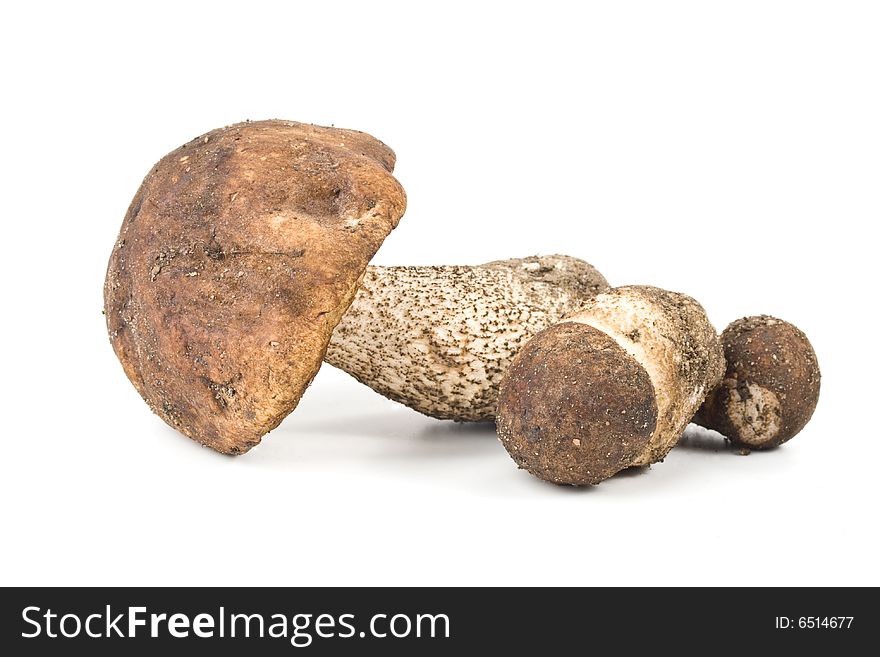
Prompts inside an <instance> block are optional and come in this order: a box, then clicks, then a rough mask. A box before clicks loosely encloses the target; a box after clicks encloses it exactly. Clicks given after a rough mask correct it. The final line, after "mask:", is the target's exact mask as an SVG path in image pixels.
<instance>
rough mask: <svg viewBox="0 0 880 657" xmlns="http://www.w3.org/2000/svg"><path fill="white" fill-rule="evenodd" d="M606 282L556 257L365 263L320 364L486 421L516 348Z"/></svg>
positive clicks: (440, 410)
mask: <svg viewBox="0 0 880 657" xmlns="http://www.w3.org/2000/svg"><path fill="white" fill-rule="evenodd" d="M607 289H608V282H607V281H606V280H605V277H604V276H602V274H600V273H599V272H598V271H597V270H596V268H595V267H593V266H592V265H590V264H589V263H587V262H584V261H583V260H579V259H577V258H572V257H570V256H564V255H550V256H532V257H529V258H513V259H510V260H500V261H496V262H490V263H487V264H484V265H476V266H463V265H459V266H436V267H375V266H370V267H368V268H367V273H366V275H365V276H364V280H363V283H362V285H361V287H360V290H358V293H357V296H356V297H355V300H354V303H353V304H352V305H351V308H349V310H348V312H346V314H345V316H344V317H343V318H342V321H340V322H339V325H338V326H337V327H336V330H335V331H334V333H333V337H332V338H331V340H330V346H329V348H328V349H327V356H326V361H327V362H328V363H330V364H331V365H334V366H336V367H339V368H341V369H343V370H345V371H346V372H348V373H349V374H351V375H352V376H353V377H355V378H356V379H357V380H358V381H361V382H362V383H364V384H366V385H368V386H370V387H371V388H372V389H373V390H375V391H377V392H379V393H380V394H383V395H385V396H386V397H388V398H390V399H393V400H395V401H397V402H400V403H402V404H405V405H406V406H409V407H410V408H412V409H415V410H417V411H419V412H420V413H424V414H425V415H429V416H431V417H435V418H440V419H444V420H458V421H469V422H479V421H489V420H492V419H494V417H495V407H496V405H497V402H498V387H499V386H500V384H501V379H502V378H503V376H504V373H505V372H506V371H507V369H508V367H510V363H511V361H512V360H513V357H514V356H515V355H516V353H517V352H518V351H519V349H520V348H521V347H522V346H523V345H524V344H525V343H526V342H528V340H529V339H531V338H532V337H533V336H534V335H535V334H536V333H537V332H538V331H540V330H541V329H544V328H546V327H548V326H550V325H551V324H554V323H556V322H558V321H560V320H561V319H563V318H564V317H565V316H566V315H569V314H571V313H573V312H575V311H576V310H578V309H579V308H580V307H581V306H582V305H583V303H584V301H586V300H587V299H589V298H591V297H594V296H595V295H596V294H598V293H599V292H604V291H606V290H607Z"/></svg>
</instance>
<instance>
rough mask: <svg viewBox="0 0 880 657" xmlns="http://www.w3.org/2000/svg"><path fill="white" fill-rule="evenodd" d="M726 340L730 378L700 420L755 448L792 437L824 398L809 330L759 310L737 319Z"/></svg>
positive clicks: (724, 335)
mask: <svg viewBox="0 0 880 657" xmlns="http://www.w3.org/2000/svg"><path fill="white" fill-rule="evenodd" d="M721 341H722V343H723V346H724V356H725V358H726V360H727V371H726V373H725V375H724V380H723V381H722V383H721V385H719V386H718V387H717V388H716V389H715V390H713V391H712V393H711V394H710V395H709V396H708V397H707V399H706V402H705V403H704V404H703V407H702V408H701V409H700V411H699V412H698V413H697V416H696V418H695V419H694V421H695V422H697V423H698V424H701V425H702V426H704V427H707V428H710V429H715V430H716V431H718V432H719V433H721V434H723V435H724V436H726V437H727V438H728V439H729V440H730V441H731V442H733V443H734V444H736V445H740V446H744V447H747V448H749V449H768V448H771V447H777V446H778V445H781V444H782V443H784V442H786V441H788V440H791V439H792V438H793V437H794V436H796V435H797V434H798V432H799V431H800V430H801V429H803V428H804V426H805V425H806V424H807V422H809V420H810V417H812V415H813V411H814V410H815V409H816V403H817V402H818V400H819V386H820V379H821V374H820V372H819V362H818V360H817V359H816V353H815V351H813V347H812V345H811V344H810V341H809V340H808V339H807V336H806V335H804V333H803V332H802V331H801V330H800V329H798V328H797V327H796V326H794V325H793V324H789V323H788V322H785V321H783V320H781V319H777V318H775V317H771V316H769V315H757V316H754V317H746V318H744V319H739V320H737V321H735V322H733V323H731V324H730V326H728V327H727V328H726V329H725V330H724V332H723V333H722V334H721Z"/></svg>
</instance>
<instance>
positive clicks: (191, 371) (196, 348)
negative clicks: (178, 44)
mask: <svg viewBox="0 0 880 657" xmlns="http://www.w3.org/2000/svg"><path fill="white" fill-rule="evenodd" d="M393 168H394V153H393V152H392V151H391V149H390V148H388V147H387V146H386V145H385V144H383V143H382V142H380V141H378V140H376V139H374V138H373V137H371V136H369V135H367V134H364V133H362V132H356V131H353V130H340V129H336V128H323V127H320V126H313V125H306V124H303V123H295V122H292V121H257V122H248V123H239V124H237V125H232V126H228V127H226V128H221V129H219V130H214V131H212V132H209V133H207V134H205V135H202V136H201V137H198V138H196V139H194V140H193V141H191V142H189V143H187V144H185V145H183V146H181V147H180V148H178V149H177V150H175V151H172V152H171V153H169V154H168V155H166V156H165V157H164V158H162V160H160V161H159V162H158V163H157V164H156V165H155V166H154V167H153V169H152V170H151V171H150V173H149V174H147V177H146V178H145V179H144V181H143V183H142V184H141V187H140V189H139V190H138V192H137V194H136V195H135V197H134V200H133V201H132V203H131V207H129V209H128V213H127V214H126V216H125V219H124V221H123V223H122V228H121V230H120V233H119V238H118V240H117V242H116V245H115V247H114V249H113V253H112V255H111V257H110V263H109V266H108V268H107V278H106V282H105V285H104V309H105V313H106V315H107V328H108V332H109V335H110V341H111V343H112V344H113V348H114V350H115V351H116V355H117V356H118V357H119V360H120V362H121V363H122V366H123V368H124V369H125V373H126V375H128V378H129V379H130V380H131V382H132V383H133V384H134V386H135V388H137V390H138V392H139V393H140V394H141V396H142V397H143V398H144V400H145V401H146V402H147V404H149V406H150V408H151V409H153V411H154V412H155V413H156V414H157V415H159V416H160V417H161V418H162V419H163V420H165V422H167V423H168V424H169V425H171V426H172V427H174V428H175V429H177V430H178V431H180V432H182V433H184V434H186V435H187V436H189V437H190V438H193V439H194V440H197V441H198V442H200V443H202V444H203V445H207V446H209V447H211V448H213V449H216V450H217V451H220V452H224V453H227V454H240V453H242V452H246V451H247V450H248V449H250V448H251V447H253V446H254V445H256V444H257V443H259V442H260V438H261V436H263V435H264V434H265V433H266V432H268V431H270V430H271V429H273V428H275V427H276V426H277V425H278V424H279V423H280V422H281V420H282V419H284V417H285V416H286V415H287V414H288V413H290V412H291V411H292V410H293V409H294V407H295V406H296V404H297V402H298V401H299V399H300V396H301V395H302V393H303V391H304V390H305V389H306V386H308V384H309V382H310V381H311V380H312V378H313V377H314V376H315V374H316V373H317V371H318V368H319V367H320V365H321V360H322V358H323V356H324V352H325V350H326V348H327V342H328V341H329V339H330V334H331V333H332V331H333V328H334V327H335V326H336V324H337V323H338V322H339V319H340V317H341V316H342V314H343V313H344V312H345V310H346V309H347V308H348V306H349V305H350V303H351V301H352V299H353V298H354V294H355V292H356V290H357V284H358V281H359V279H360V278H361V276H363V274H364V271H365V269H366V267H367V263H368V262H369V261H370V258H371V257H372V256H373V254H374V253H375V252H376V250H377V249H378V248H379V246H380V245H381V244H382V241H383V240H384V239H385V236H386V235H388V233H389V232H391V230H392V229H393V228H394V227H395V226H396V225H397V222H398V220H399V219H400V217H401V215H402V214H403V211H404V208H405V207H406V197H405V195H404V192H403V189H402V188H401V186H400V184H399V183H398V182H397V181H396V180H395V179H394V177H393V176H392V175H391V171H392V169H393Z"/></svg>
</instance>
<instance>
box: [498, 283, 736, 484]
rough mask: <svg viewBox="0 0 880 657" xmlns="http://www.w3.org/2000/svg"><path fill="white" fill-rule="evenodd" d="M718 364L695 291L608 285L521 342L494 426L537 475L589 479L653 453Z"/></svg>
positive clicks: (716, 375)
mask: <svg viewBox="0 0 880 657" xmlns="http://www.w3.org/2000/svg"><path fill="white" fill-rule="evenodd" d="M723 373H724V355H723V352H722V348H721V344H720V342H719V340H718V336H717V335H716V333H715V330H714V329H713V327H712V325H711V324H710V322H709V320H708V318H707V317H706V313H705V311H704V310H703V308H702V306H700V304H698V303H697V302H696V301H695V300H694V299H692V298H691V297H689V296H686V295H684V294H680V293H677V292H669V291H666V290H661V289H659V288H656V287H648V286H627V287H618V288H614V289H612V290H610V291H609V292H606V293H604V294H600V295H598V296H596V297H595V298H593V299H590V300H588V301H586V302H585V304H584V307H583V309H582V310H580V311H579V312H577V313H575V314H573V315H570V316H569V317H567V318H566V319H565V320H564V321H563V322H561V323H558V324H555V325H554V326H551V327H549V328H546V329H544V330H543V331H541V332H540V333H538V334H537V335H536V336H535V337H534V338H533V339H532V340H530V341H529V342H528V343H527V344H526V345H525V346H524V347H523V348H522V349H521V350H520V352H519V354H517V356H516V357H515V358H514V359H513V363H512V365H511V366H510V369H509V370H508V372H507V375H506V377H505V378H504V380H503V382H502V384H501V390H500V394H499V400H498V415H497V419H496V423H497V429H498V436H499V438H500V440H501V442H502V444H503V445H504V447H505V448H506V449H507V452H508V453H509V454H510V456H511V457H512V458H513V460H514V461H515V462H516V463H517V464H518V465H519V466H520V467H522V468H525V469H526V470H528V471H529V472H531V473H532V474H534V475H536V476H538V477H540V478H542V479H546V480H548V481H552V482H554V483H558V484H572V485H584V484H596V483H598V482H600V481H602V480H604V479H607V478H608V477H610V476H612V475H614V474H615V473H617V472H619V471H620V470H623V469H624V468H628V467H630V466H640V465H648V464H650V463H654V462H656V461H658V460H660V459H662V458H663V457H664V456H665V455H666V454H667V452H668V451H669V450H670V449H671V448H672V447H673V446H674V445H675V444H676V443H677V442H678V440H679V438H680V437H681V435H682V433H683V432H684V429H685V427H686V426H687V424H688V422H689V421H690V419H691V418H692V417H693V415H694V413H695V412H696V410H697V409H698V408H699V407H700V405H701V404H702V402H703V400H704V399H705V397H706V394H707V392H708V391H709V390H711V389H712V388H713V387H715V386H716V385H717V384H718V383H719V382H720V381H721V376H722V374H723Z"/></svg>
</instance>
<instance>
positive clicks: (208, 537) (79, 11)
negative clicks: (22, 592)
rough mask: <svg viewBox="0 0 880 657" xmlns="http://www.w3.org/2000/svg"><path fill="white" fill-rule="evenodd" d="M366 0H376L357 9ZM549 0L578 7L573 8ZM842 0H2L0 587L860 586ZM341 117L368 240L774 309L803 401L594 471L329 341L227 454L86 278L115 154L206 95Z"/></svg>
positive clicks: (864, 408)
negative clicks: (421, 407)
mask: <svg viewBox="0 0 880 657" xmlns="http://www.w3.org/2000/svg"><path fill="white" fill-rule="evenodd" d="M368 5H370V6H368ZM576 7H579V8H578V9H576ZM878 19H880V15H878V9H877V5H876V3H871V2H864V3H859V2H808V1H803V0H801V1H798V2H772V1H768V0H761V1H759V2H746V1H740V2H729V3H718V2H704V1H700V2H662V3H660V2H644V3H637V2H613V3H612V2H608V3H573V2H558V3H557V2H548V1H544V2H540V3H536V4H518V3H497V4H494V3H488V2H485V3H484V2H473V1H472V2H466V3H454V2H453V3H450V2H446V3H444V4H442V5H436V6H435V7H434V8H433V9H429V8H427V5H425V4H424V3H399V4H390V3H344V2H338V1H337V2H333V3H319V2H309V3H298V2H286V3H281V2H278V3H264V2H258V1H255V0H251V1H249V2H246V3H240V4H236V5H234V4H222V3H217V2H212V3H182V2H172V3H162V2H151V3H147V4H143V5H142V6H140V7H135V5H132V4H129V3H112V4H110V3H108V4H106V5H98V4H94V3H86V2H76V3H57V4H48V3H40V2H30V3H14V4H11V5H8V6H7V8H6V9H4V16H3V18H2V21H0V32H2V34H0V51H2V52H0V55H2V62H3V64H2V67H3V68H2V95H3V101H2V104H0V113H2V128H3V132H2V156H0V157H2V160H0V166H2V171H0V174H2V177H0V179H2V199H0V208H2V231H3V232H2V236H3V251H2V253H3V256H2V272H3V275H2V277H0V284H2V286H3V289H2V295H3V296H2V303H3V321H2V329H0V330H2V350H3V352H2V363H3V376H2V378H0V385H2V400H3V419H2V429H0V431H2V440H3V456H2V459H0V464H2V465H0V468H2V471H0V500H2V502H0V504H2V540H0V583H2V584H109V585H135V584H142V585H143V584H146V585H152V584H157V585H158V584H216V585H225V584H270V585H275V584H277V585H282V584H284V585H296V584H316V585H324V584H404V585H427V584H479V585H483V584H502V585H508V584H554V585H566V584H577V585H590V584H610V585H616V584H707V585H714V584H771V585H777V584H779V585H781V584H798V585H799V584H856V585H858V584H873V585H877V584H880V577H878V565H877V564H878V561H877V554H878V540H877V539H878V529H877V524H878V523H877V502H878V495H877V484H876V482H877V477H878V471H877V465H876V464H877V462H878V460H880V453H878V442H880V440H878V439H880V435H878V433H880V432H878V427H877V409H878V406H880V400H878V394H877V386H876V383H877V366H878V362H877V350H876V346H875V345H874V344H873V341H874V340H875V339H876V329H877V319H878V318H877V312H876V296H877V291H876V287H877V274H876V268H875V261H876V248H877V238H876V233H875V224H876V222H877V220H878V218H880V189H878V180H880V84H878V83H880V39H878V34H880V20H878ZM273 117H277V118H285V119H293V120H299V121H306V122H313V123H318V124H324V125H330V124H335V125H336V126H339V127H348V128H356V129H360V130H364V131H367V132H369V133H371V134H373V135H375V136H377V137H379V138H380V139H382V140H383V141H385V142H386V143H388V144H389V145H391V146H392V147H393V148H394V149H395V151H396V152H397V155H398V168H397V171H396V174H397V176H398V178H399V180H400V181H401V182H402V183H403V185H404V186H405V188H406V190H407V192H408V195H409V209H408V211H407V214H406V216H405V217H404V219H403V220H402V222H401V224H400V227H399V228H398V230H396V231H395V232H394V233H392V235H391V236H390V237H389V238H388V240H387V241H386V243H385V245H384V246H383V247H382V249H381V251H380V252H379V255H378V256H377V258H376V261H375V262H377V263H380V264H467V263H479V262H484V261H488V260H493V259H498V258H506V257H515V256H526V255H531V254H534V253H543V254H547V253H554V252H564V253H568V254H571V255H575V256H579V257H582V258H584V259H586V260H589V261H590V262H592V263H593V264H595V265H596V266H597V267H598V268H599V269H600V270H601V271H602V272H603V273H604V274H605V275H606V276H607V277H608V278H609V280H611V281H612V283H615V284H624V283H651V284H654V285H659V286H663V287H667V288H670V289H674V290H680V291H684V292H687V293H689V294H691V295H693V296H695V297H696V298H697V299H699V300H700V301H701V302H702V303H703V304H704V305H705V307H706V309H707V311H708V312H709V315H710V317H711V319H712V320H713V322H714V323H715V324H716V326H717V327H718V328H719V329H721V328H723V327H724V325H726V324H727V322H729V321H730V320H732V319H735V318H737V317H740V316H743V315H747V314H755V313H761V312H767V313H773V314H775V315H777V316H780V317H783V318H786V319H788V320H790V321H792V322H794V323H796V324H798V325H799V326H800V327H801V328H802V329H803V330H804V331H806V332H807V334H808V335H809V336H810V338H811V340H812V342H813V344H814V346H815V348H816V351H817V353H818V355H819V360H820V363H821V366H822V370H823V383H822V396H821V400H820V404H819V407H818V410H817V411H816V414H815V416H814V419H813V422H812V423H811V424H810V425H809V426H808V427H807V428H806V429H805V430H804V431H803V433H802V434H801V435H800V436H798V437H797V438H796V439H795V440H794V441H793V442H791V443H789V444H788V445H786V446H785V447H783V448H782V449H779V450H776V451H774V452H771V453H762V454H757V453H756V454H752V455H751V456H748V457H743V456H739V455H738V454H737V453H736V451H734V450H732V449H730V448H727V447H725V444H724V442H723V441H722V440H721V439H720V438H718V436H717V435H714V434H709V433H706V432H700V431H693V430H691V431H690V432H689V433H688V435H687V437H686V439H685V441H684V444H683V445H682V446H680V447H678V448H677V449H675V450H674V451H673V452H672V453H671V454H670V456H669V457H668V458H667V460H666V462H665V463H662V464H658V465H655V466H654V467H652V468H650V469H649V470H646V471H644V472H641V473H635V474H633V473H627V474H624V475H622V476H618V477H616V478H614V479H612V480H610V481H607V482H605V483H603V484H601V485H600V486H598V487H596V488H593V489H573V488H558V487H554V486H552V485H549V484H545V483H542V482H540V481H538V480H536V479H533V478H531V477H530V476H529V475H527V474H525V473H524V472H521V471H518V470H517V469H516V468H515V467H514V465H513V462H512V461H511V460H510V459H509V458H508V457H507V455H506V453H505V451H504V450H503V448H502V447H501V446H500V444H499V443H498V442H497V440H496V439H495V436H494V432H493V430H492V428H491V426H490V427H488V428H487V427H472V426H461V425H456V424H454V423H449V422H440V421H435V420H432V419H429V418H426V417H422V416H420V415H418V414H417V413H415V412H413V411H410V410H408V409H406V408H403V407H400V406H397V405H395V404H393V403H392V402H390V401H387V400H385V399H383V398H381V397H379V396H378V395H376V394H375V393H373V392H372V391H370V390H368V389H366V388H364V387H362V386H360V385H359V384H358V383H357V382H355V381H354V380H353V379H350V378H348V377H347V376H346V375H344V374H342V373H340V372H337V371H334V370H333V369H332V368H330V367H325V368H324V369H323V370H322V371H321V373H320V374H319V375H318V377H317V378H316V379H315V381H314V383H313V385H312V387H311V388H310V390H309V391H308V392H307V394H306V395H305V397H304V398H303V401H302V403H301V404H300V407H299V408H298V409H297V410H296V412H295V413H294V414H293V415H291V416H290V417H288V418H287V419H286V420H285V422H284V423H283V424H282V425H281V427H279V428H278V429H277V430H276V431H273V432H272V433H271V434H269V435H268V436H267V437H266V438H265V439H264V442H263V444H262V445H261V446H259V447H258V448H256V449H254V450H252V451H251V452H250V453H248V454H247V455H245V456H242V457H238V458H230V457H224V456H220V455H218V454H215V453H213V452H211V451H210V450H208V449H203V448H200V447H199V446H198V445H197V444H195V443H194V442H191V441H189V440H187V439H185V438H183V437H181V436H180V435H178V434H176V433H175V432H174V431H173V430H171V429H170V428H168V427H167V426H166V425H165V424H164V423H163V422H162V421H161V420H160V419H159V418H158V417H155V416H154V415H152V414H151V413H150V412H149V410H148V409H147V407H146V405H145V404H144V403H143V402H142V401H141V399H140V398H139V397H138V395H137V394H136V393H135V391H134V389H133V388H132V387H131V385H130V384H129V383H128V381H127V380H126V378H125V376H124V375H123V372H122V369H121V367H120V366H119V364H118V363H117V361H116V358H115V356H114V354H113V352H112V349H111V348H110V345H109V343H108V340H107V337H106V332H105V327H104V319H103V317H102V315H101V308H102V298H101V294H102V282H103V277H104V272H105V267H106V262H107V258H108V257H109V255H110V251H111V248H112V246H113V243H114V240H115V237H116V234H117V231H118V229H119V225H120V223H121V220H122V217H123V214H124V212H125V210H126V208H127V206H128V203H129V201H130V199H131V197H132V195H133V194H134V192H135V190H136V189H137V187H138V185H139V183H140V180H141V178H142V177H143V176H144V175H145V174H146V172H147V170H148V169H149V168H150V166H151V165H152V164H153V163H154V162H155V161H156V160H158V159H159V158H160V157H161V156H162V155H164V154H165V153H166V152H168V151H170V150H171V149H173V148H175V147H177V146H178V145H180V144H182V143H184V142H185V141H187V140H189V139H191V138H193V137H195V136H197V135H199V134H201V133H203V132H206V131H208V130H210V129H212V128H215V127H218V126H222V125H225V124H228V123H233V122H236V121H240V120H243V119H247V118H250V119H260V118H273Z"/></svg>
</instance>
